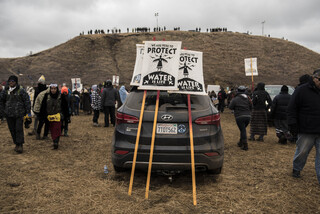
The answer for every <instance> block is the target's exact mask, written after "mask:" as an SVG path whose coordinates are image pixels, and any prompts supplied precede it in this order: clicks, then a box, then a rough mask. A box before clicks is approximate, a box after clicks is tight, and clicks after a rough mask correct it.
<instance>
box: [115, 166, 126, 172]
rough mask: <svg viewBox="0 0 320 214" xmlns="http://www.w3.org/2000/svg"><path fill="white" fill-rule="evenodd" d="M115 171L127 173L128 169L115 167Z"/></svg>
mask: <svg viewBox="0 0 320 214" xmlns="http://www.w3.org/2000/svg"><path fill="white" fill-rule="evenodd" d="M113 168H114V171H116V172H125V171H127V169H125V168H122V167H119V166H115V165H113Z"/></svg>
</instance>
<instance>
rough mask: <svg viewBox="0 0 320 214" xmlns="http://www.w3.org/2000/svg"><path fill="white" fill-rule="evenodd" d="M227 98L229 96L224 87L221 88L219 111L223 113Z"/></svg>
mask: <svg viewBox="0 0 320 214" xmlns="http://www.w3.org/2000/svg"><path fill="white" fill-rule="evenodd" d="M226 98H227V94H226V92H225V91H224V88H223V87H220V91H219V92H218V101H219V103H218V110H219V111H220V112H221V113H223V111H224V106H225V99H226Z"/></svg>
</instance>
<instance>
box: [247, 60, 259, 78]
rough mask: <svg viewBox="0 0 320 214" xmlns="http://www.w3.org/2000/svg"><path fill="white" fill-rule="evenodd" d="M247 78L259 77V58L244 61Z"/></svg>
mask: <svg viewBox="0 0 320 214" xmlns="http://www.w3.org/2000/svg"><path fill="white" fill-rule="evenodd" d="M244 67H245V73H246V76H258V68H257V58H247V59H244Z"/></svg>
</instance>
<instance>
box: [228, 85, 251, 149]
mask: <svg viewBox="0 0 320 214" xmlns="http://www.w3.org/2000/svg"><path fill="white" fill-rule="evenodd" d="M229 109H231V110H233V111H234V117H235V119H236V123H237V126H238V128H239V130H240V140H239V142H238V146H239V147H240V148H241V149H243V150H248V142H247V130H246V128H247V126H248V125H249V123H250V119H251V110H252V102H251V99H250V98H249V97H248V95H247V94H246V87H245V86H239V87H238V89H237V94H236V95H235V97H234V98H233V99H232V100H231V102H230V105H229Z"/></svg>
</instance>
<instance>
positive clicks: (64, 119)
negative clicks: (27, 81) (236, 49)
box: [0, 69, 320, 184]
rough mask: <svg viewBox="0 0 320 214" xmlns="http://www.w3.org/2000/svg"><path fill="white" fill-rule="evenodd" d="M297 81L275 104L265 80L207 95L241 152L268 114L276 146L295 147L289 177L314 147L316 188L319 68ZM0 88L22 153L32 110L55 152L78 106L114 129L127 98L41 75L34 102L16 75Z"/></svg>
mask: <svg viewBox="0 0 320 214" xmlns="http://www.w3.org/2000/svg"><path fill="white" fill-rule="evenodd" d="M299 81H300V84H299V85H298V86H297V87H296V89H295V91H294V93H293V94H292V95H290V94H289V93H288V87H287V86H286V85H283V86H282V87H281V91H280V93H279V94H278V95H277V96H276V97H275V98H274V99H273V100H271V98H270V95H269V94H268V92H267V91H266V90H265V84H264V83H263V82H260V83H258V84H257V86H256V88H255V89H254V91H253V92H252V93H251V91H250V90H249V89H248V88H246V87H245V86H239V87H237V88H234V89H232V90H230V92H229V93H226V92H225V90H224V88H223V87H220V91H219V92H218V93H217V94H216V93H215V92H212V93H211V94H210V95H209V96H210V97H211V99H212V101H213V102H214V104H216V106H217V109H218V110H219V112H220V113H221V114H222V113H223V112H224V109H225V107H226V105H227V107H228V108H229V109H230V110H232V113H233V114H234V116H235V121H236V125H237V126H238V128H239V131H240V137H239V141H238V142H237V145H238V146H239V147H240V148H241V149H242V150H245V151H246V150H248V140H249V141H259V142H263V141H264V136H266V135H267V131H268V128H267V126H268V122H267V120H268V119H267V117H268V114H267V111H268V109H271V114H270V115H271V117H272V118H273V121H274V126H275V130H276V136H277V137H278V139H279V141H278V143H280V144H286V143H287V142H288V141H289V142H292V143H295V144H296V151H295V154H294V158H293V171H292V176H293V177H296V178H300V176H301V175H300V172H301V171H302V170H303V168H304V166H305V164H306V161H307V158H308V155H309V153H310V151H311V149H312V147H313V146H315V148H316V158H315V169H316V174H317V178H318V181H319V184H320V110H319V109H320V69H317V70H315V71H314V72H313V74H312V75H303V76H301V78H300V79H299ZM0 90H1V91H0V121H2V120H3V119H4V117H5V119H6V121H7V124H8V128H9V131H10V133H11V136H12V140H13V143H14V144H15V148H14V151H16V152H17V153H22V152H23V144H24V132H23V126H25V127H26V126H27V125H28V124H27V122H28V123H30V118H31V110H32V112H33V113H34V114H35V117H34V124H33V126H34V127H33V129H32V131H31V132H29V133H28V134H30V135H35V136H36V139H37V140H41V139H48V134H49V132H50V133H51V138H52V141H53V148H54V149H58V146H59V140H60V136H66V137H67V136H68V124H69V123H70V122H71V119H70V118H71V116H72V115H79V108H80V109H82V110H83V112H84V113H85V114H92V112H93V118H92V122H93V126H95V127H98V126H99V123H98V120H99V115H100V112H103V113H104V127H109V125H110V123H111V125H112V126H115V124H116V118H115V112H116V106H118V107H120V106H121V105H122V103H124V102H125V99H126V97H127V95H128V92H127V90H126V89H125V86H121V87H120V89H119V90H117V89H116V88H114V87H113V85H112V82H111V80H107V81H105V82H104V83H103V84H99V85H92V87H91V88H89V89H86V88H85V89H83V91H82V92H81V93H79V92H78V91H77V90H74V91H73V92H72V91H71V90H70V89H69V88H68V87H67V85H66V84H63V86H62V88H61V89H60V90H59V87H58V85H57V84H56V83H51V84H50V85H48V86H47V85H46V84H45V77H44V76H41V77H40V78H39V80H38V85H37V87H35V88H34V94H33V102H32V103H31V101H30V96H29V95H28V93H27V92H26V90H25V89H24V88H23V87H21V86H20V85H19V84H18V77H17V76H14V75H12V76H10V77H9V78H8V81H7V84H6V86H5V88H4V89H2V87H0ZM226 101H227V102H226ZM249 124H250V136H249V137H247V130H246V128H247V127H248V125H249ZM43 126H44V131H43V137H42V138H41V137H40V136H41V130H42V128H43ZM256 136H258V137H257V138H256Z"/></svg>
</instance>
